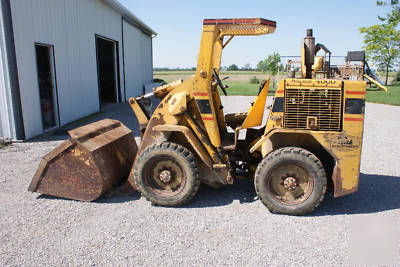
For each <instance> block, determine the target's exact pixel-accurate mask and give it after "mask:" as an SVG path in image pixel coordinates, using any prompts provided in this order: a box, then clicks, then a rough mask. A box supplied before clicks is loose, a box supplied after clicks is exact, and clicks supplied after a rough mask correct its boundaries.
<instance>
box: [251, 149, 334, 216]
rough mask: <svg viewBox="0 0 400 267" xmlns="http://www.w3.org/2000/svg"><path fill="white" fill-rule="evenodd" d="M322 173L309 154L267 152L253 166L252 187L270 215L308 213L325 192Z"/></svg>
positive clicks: (316, 159)
mask: <svg viewBox="0 0 400 267" xmlns="http://www.w3.org/2000/svg"><path fill="white" fill-rule="evenodd" d="M326 182H327V179H326V173H325V170H324V168H323V166H322V163H321V161H320V160H319V159H318V158H317V157H316V156H315V155H314V154H312V153H311V152H309V151H307V150H305V149H302V148H297V147H285V148H281V149H278V150H276V151H274V152H272V153H270V154H269V155H268V156H267V157H265V158H264V159H263V160H262V161H261V162H260V164H259V165H258V167H257V170H256V174H255V188H256V192H257V196H258V197H259V198H260V200H261V201H262V203H263V204H264V205H265V206H267V208H268V209H269V210H270V211H271V212H273V213H281V214H288V215H303V214H306V213H310V212H312V211H313V210H314V209H315V208H316V207H317V206H318V205H319V203H320V202H321V201H322V199H323V198H324V195H325V192H326Z"/></svg>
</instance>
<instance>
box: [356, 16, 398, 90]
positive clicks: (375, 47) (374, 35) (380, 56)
mask: <svg viewBox="0 0 400 267" xmlns="http://www.w3.org/2000/svg"><path fill="white" fill-rule="evenodd" d="M359 30H360V32H361V33H362V34H364V43H365V47H364V48H365V50H366V52H367V57H368V58H370V59H371V60H372V61H373V62H375V63H376V64H377V65H378V67H381V68H384V70H385V73H386V79H385V85H387V82H388V77H389V69H390V68H392V67H393V66H394V65H395V64H396V63H397V62H398V61H399V58H398V57H399V55H400V49H399V43H400V32H399V31H397V30H396V25H395V24H394V23H387V22H384V23H383V24H379V25H372V26H370V27H362V28H360V29H359Z"/></svg>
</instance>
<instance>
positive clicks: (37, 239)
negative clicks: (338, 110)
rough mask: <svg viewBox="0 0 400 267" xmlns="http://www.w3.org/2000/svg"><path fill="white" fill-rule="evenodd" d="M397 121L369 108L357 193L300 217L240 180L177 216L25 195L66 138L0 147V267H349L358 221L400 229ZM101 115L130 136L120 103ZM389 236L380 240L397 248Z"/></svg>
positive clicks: (232, 100) (208, 192)
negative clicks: (273, 206) (269, 203)
mask: <svg viewBox="0 0 400 267" xmlns="http://www.w3.org/2000/svg"><path fill="white" fill-rule="evenodd" d="M250 101H251V97H229V98H224V99H223V104H224V106H225V110H226V111H228V112H233V111H244V110H246V109H247V107H248V105H247V103H249V102H250ZM238 107H239V108H240V110H237V108H238ZM399 114H400V107H393V106H387V105H380V104H370V103H368V104H367V107H366V124H365V135H364V147H363V155H362V165H361V176H360V188H359V192H357V193H355V194H353V195H349V196H346V197H342V198H338V199H334V198H333V197H331V196H327V197H326V198H325V200H324V201H323V202H322V204H321V205H320V207H319V208H318V209H317V210H316V211H315V212H314V213H312V214H311V215H309V216H303V217H292V216H284V215H274V214H271V213H269V212H268V210H267V209H266V208H265V207H264V206H263V205H262V204H261V202H260V201H258V200H257V199H256V195H255V190H254V186H253V184H252V182H250V181H247V180H241V181H238V182H237V183H235V184H234V185H232V186H228V187H225V188H222V189H219V190H216V189H210V188H208V187H205V186H202V187H201V188H200V191H199V193H198V195H197V196H196V197H195V199H194V200H193V201H192V202H190V204H188V205H187V206H184V207H181V208H163V207H154V206H152V205H151V204H150V203H149V202H147V201H146V200H145V199H144V198H141V197H140V195H139V194H135V195H132V196H114V197H108V198H107V197H105V198H102V199H100V200H99V201H97V202H93V203H83V202H77V201H71V200H64V199H57V198H53V197H48V196H43V195H39V194H36V193H35V194H32V193H30V192H27V187H28V185H29V183H30V181H31V178H32V176H33V174H34V172H35V171H36V168H37V167H38V164H39V162H40V160H41V157H42V156H43V155H45V154H46V153H47V152H49V151H50V150H52V149H53V148H54V147H56V146H57V145H58V144H60V142H62V140H63V139H65V138H66V136H65V135H63V132H62V131H57V132H56V134H55V135H51V136H44V137H41V138H39V139H35V140H30V141H27V142H24V143H20V144H13V145H11V146H8V147H6V148H3V149H0V203H1V205H0V256H1V257H0V265H1V266H9V265H24V266H36V265H50V266H60V265H74V266H75V265H85V266H86V265H150V266H160V265H161V264H162V265H169V266H176V265H194V266H204V265H239V266H240V265H252V266H255V265H267V264H268V265H280V266H282V265H318V266H323V265H334V266H338V265H351V264H352V258H353V256H352V255H353V254H356V252H357V249H354V247H353V245H352V244H357V242H356V241H357V238H358V239H359V237H357V234H354V233H353V232H354V231H355V230H354V229H356V230H357V227H358V226H359V225H360V222H363V223H362V224H365V223H368V222H377V225H378V227H379V226H381V225H383V224H380V223H379V222H388V221H389V222H393V223H397V224H398V225H400V224H399V217H400V177H399V176H400V164H399V160H398V159H399V157H398V151H399V149H400V127H399V121H400V120H399ZM103 117H111V118H116V119H120V120H121V121H123V122H124V123H125V124H126V125H127V126H128V127H131V128H133V129H135V133H136V135H137V133H138V131H137V125H136V120H135V119H134V116H132V115H131V111H130V110H129V107H128V105H126V104H121V105H117V106H115V107H112V108H110V110H108V111H107V112H105V113H103V114H101V115H99V116H97V117H96V118H92V119H93V120H98V119H101V118H103ZM57 134H58V135H57ZM354 225H355V227H353V226H354ZM389 228H390V227H389ZM395 229H397V232H396V230H393V231H392V232H391V231H389V230H387V229H386V230H387V231H386V232H388V238H389V239H390V238H394V240H395V241H396V242H397V245H398V244H399V239H398V236H396V234H397V235H399V230H398V229H399V228H398V227H395ZM382 230H384V229H378V230H377V231H378V232H379V233H380V231H382ZM356 232H357V231H356ZM378 236H382V235H378ZM363 237H364V239H362V240H365V242H364V243H363V244H364V246H366V248H365V250H363V253H364V254H362V255H365V258H368V255H369V256H371V253H369V252H368V249H369V248H370V246H369V244H371V245H373V244H376V242H375V241H374V237H373V235H370V233H369V232H368V231H366V232H365V235H363ZM362 240H361V242H362ZM377 249H378V250H379V246H378V248H377ZM389 250H390V251H394V253H395V254H394V256H393V255H391V256H390V257H391V258H390V257H389V258H386V259H385V258H384V259H380V260H378V263H381V264H392V265H400V259H399V247H396V245H395V246H394V247H393V246H392V247H389ZM354 251H355V252H354ZM372 253H376V254H377V255H381V256H382V254H381V253H380V252H377V251H376V250H374V251H373V252H372ZM393 257H394V258H393ZM396 257H397V258H396ZM375 258H376V257H375ZM361 260H362V259H361ZM385 260H386V261H385Z"/></svg>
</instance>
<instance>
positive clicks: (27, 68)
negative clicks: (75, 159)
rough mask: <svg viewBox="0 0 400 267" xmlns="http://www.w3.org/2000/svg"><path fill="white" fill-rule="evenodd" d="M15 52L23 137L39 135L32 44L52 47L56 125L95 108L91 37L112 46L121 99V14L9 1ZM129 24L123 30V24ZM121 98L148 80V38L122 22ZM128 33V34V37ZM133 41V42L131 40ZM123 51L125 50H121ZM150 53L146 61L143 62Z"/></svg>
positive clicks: (78, 0)
mask: <svg viewBox="0 0 400 267" xmlns="http://www.w3.org/2000/svg"><path fill="white" fill-rule="evenodd" d="M11 11H12V19H13V25H14V37H15V49H16V54H17V65H18V75H19V83H20V91H21V102H22V112H23V119H24V124H25V132H26V137H27V138H29V137H32V136H35V135H38V134H41V133H42V132H43V128H42V121H41V109H40V97H39V87H38V81H37V69H36V56H35V46H34V45H35V43H43V44H48V45H53V46H54V56H55V63H56V64H55V65H56V76H57V88H58V99H59V112H60V122H61V125H64V124H67V123H69V122H72V121H74V120H76V119H79V118H81V117H83V116H85V115H89V114H91V113H94V112H97V111H98V110H99V109H100V106H99V94H98V79H97V60H96V45H95V44H96V42H95V40H96V39H95V35H96V34H98V35H101V36H104V37H107V38H110V39H113V40H115V41H117V42H118V45H119V51H120V53H119V54H120V58H119V61H120V79H121V94H122V95H121V98H122V99H123V100H124V99H125V95H124V91H125V90H124V83H123V81H124V80H123V78H124V77H123V65H122V63H123V58H122V56H123V53H122V25H121V15H120V14H119V13H118V12H116V11H115V10H113V9H112V8H110V7H109V6H108V5H106V4H104V3H103V2H102V1H99V0H35V1H24V0H13V1H11ZM128 25H129V26H128ZM128 27H129V29H130V30H128V32H125V33H124V34H125V37H126V38H128V40H129V41H128V46H129V49H130V50H129V51H128V52H126V51H125V54H126V55H127V56H128V57H127V58H125V63H127V62H128V66H127V68H126V73H127V77H128V76H129V77H132V78H130V79H129V81H127V87H128V84H129V86H130V88H132V89H129V90H127V97H129V96H133V95H137V94H136V91H135V90H137V88H139V87H141V86H140V85H141V84H143V83H145V82H146V83H147V82H149V81H150V80H151V78H152V67H151V65H152V63H151V62H152V59H151V46H150V47H147V46H148V45H151V37H149V36H147V35H145V34H143V33H142V32H140V31H139V30H137V29H136V28H135V27H133V26H131V25H130V24H127V27H126V28H128ZM131 34H132V35H133V36H131ZM136 38H137V40H136ZM125 47H127V46H125ZM148 55H150V56H149V57H150V58H147V57H148Z"/></svg>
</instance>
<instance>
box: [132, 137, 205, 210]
mask: <svg viewBox="0 0 400 267" xmlns="http://www.w3.org/2000/svg"><path fill="white" fill-rule="evenodd" d="M133 177H134V179H135V183H136V185H137V187H138V189H139V191H140V192H141V193H142V195H143V196H144V197H145V198H146V199H147V200H149V201H151V202H152V203H153V204H156V205H160V206H167V207H172V206H179V205H183V204H185V203H187V202H188V201H190V200H191V199H192V198H193V197H194V196H195V195H196V193H197V191H198V189H199V187H200V178H199V170H198V168H197V165H196V161H195V159H194V157H193V155H192V153H191V152H190V151H189V150H188V149H186V148H184V147H183V146H180V145H178V144H174V143H169V142H165V143H161V144H155V145H152V146H150V147H148V148H147V149H146V150H145V151H144V152H143V153H141V154H140V155H139V158H138V159H137V161H136V163H135V167H134V172H133Z"/></svg>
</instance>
